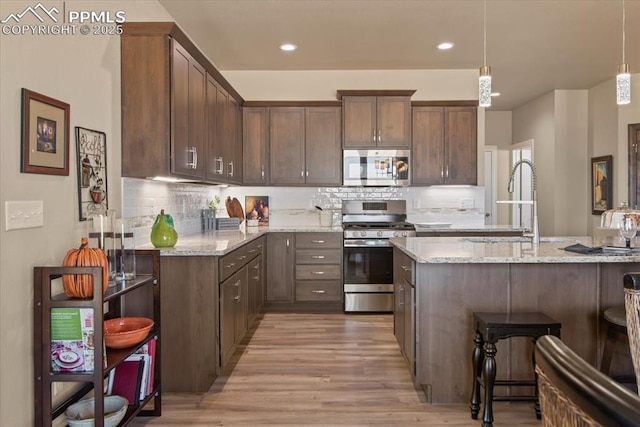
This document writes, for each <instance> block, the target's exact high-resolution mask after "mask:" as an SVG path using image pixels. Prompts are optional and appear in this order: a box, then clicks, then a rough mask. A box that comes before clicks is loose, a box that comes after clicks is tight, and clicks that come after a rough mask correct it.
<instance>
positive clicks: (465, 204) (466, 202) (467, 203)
mask: <svg viewBox="0 0 640 427" xmlns="http://www.w3.org/2000/svg"><path fill="white" fill-rule="evenodd" d="M460 209H473V199H460Z"/></svg>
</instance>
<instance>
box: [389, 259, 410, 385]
mask: <svg viewBox="0 0 640 427" xmlns="http://www.w3.org/2000/svg"><path fill="white" fill-rule="evenodd" d="M393 257H394V258H393V270H394V274H393V283H394V311H393V331H394V334H395V336H396V340H397V341H398V345H399V346H400V351H401V352H402V356H403V357H404V359H405V362H406V363H407V365H408V367H409V371H410V372H411V376H413V377H415V262H414V261H413V260H412V259H411V258H410V257H409V256H408V255H406V254H405V253H404V252H401V251H400V250H398V249H394V251H393Z"/></svg>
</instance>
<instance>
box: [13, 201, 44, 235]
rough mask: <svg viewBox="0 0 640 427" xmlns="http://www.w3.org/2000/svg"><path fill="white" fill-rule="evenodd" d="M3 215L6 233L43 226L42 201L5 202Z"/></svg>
mask: <svg viewBox="0 0 640 427" xmlns="http://www.w3.org/2000/svg"><path fill="white" fill-rule="evenodd" d="M4 213H5V216H4V218H5V230H6V231H9V230H17V229H21V228H37V227H43V226H44V202H43V201H42V200H30V201H11V202H5V203H4Z"/></svg>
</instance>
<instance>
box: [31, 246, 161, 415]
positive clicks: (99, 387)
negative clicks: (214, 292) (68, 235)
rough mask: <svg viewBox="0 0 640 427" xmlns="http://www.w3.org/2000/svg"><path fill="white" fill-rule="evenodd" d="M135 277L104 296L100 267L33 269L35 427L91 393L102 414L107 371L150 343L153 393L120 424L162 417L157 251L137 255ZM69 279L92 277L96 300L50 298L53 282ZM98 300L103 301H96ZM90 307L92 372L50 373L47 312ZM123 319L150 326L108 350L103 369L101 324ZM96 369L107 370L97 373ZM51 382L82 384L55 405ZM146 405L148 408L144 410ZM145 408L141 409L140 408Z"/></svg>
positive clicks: (56, 295)
mask: <svg viewBox="0 0 640 427" xmlns="http://www.w3.org/2000/svg"><path fill="white" fill-rule="evenodd" d="M136 269H137V271H136V278H135V279H132V280H128V281H126V282H118V283H117V284H116V285H114V286H112V287H109V288H108V289H107V291H106V293H104V295H103V293H102V267H34V343H33V344H34V348H33V355H34V357H33V360H34V392H35V399H34V406H35V418H34V425H36V426H51V425H52V422H53V420H55V419H56V418H57V417H59V416H60V415H62V414H64V412H65V411H66V409H67V408H68V407H69V406H71V405H72V404H73V403H75V402H77V401H78V400H80V399H81V398H83V397H84V396H85V395H86V394H87V393H89V392H90V391H91V390H94V395H95V397H96V399H95V413H96V414H103V413H104V402H103V399H102V397H103V396H104V392H103V390H104V386H105V383H106V378H107V376H108V374H109V372H110V371H111V370H112V369H114V368H115V367H117V366H118V365H119V364H120V363H122V362H123V361H124V360H125V359H126V358H127V357H128V356H130V355H131V354H133V353H135V352H136V350H138V349H139V348H140V347H142V346H143V345H144V344H145V343H147V342H149V341H150V340H152V339H156V340H157V342H156V353H155V362H154V363H155V365H154V385H153V392H152V393H150V394H149V395H148V396H147V397H146V398H145V399H144V400H143V401H141V402H140V403H139V404H130V405H129V408H128V409H127V413H126V415H125V417H124V419H123V420H122V421H121V423H120V424H119V425H121V426H124V425H126V424H127V423H128V422H129V421H131V419H132V418H133V417H135V416H137V415H142V416H160V415H161V411H162V393H161V377H160V372H161V369H160V367H161V358H160V354H161V340H160V329H161V328H160V325H161V321H160V253H159V251H157V250H136ZM68 274H73V275H75V274H91V275H92V276H93V286H94V292H93V295H94V297H92V298H89V299H78V298H69V297H67V296H66V295H65V294H64V293H61V294H54V295H52V287H51V282H52V281H54V280H56V279H59V278H61V277H62V276H63V275H68ZM96 296H98V297H96ZM99 296H102V298H101V297H99ZM65 307H66V308H92V309H93V314H94V358H95V359H94V360H95V361H94V364H95V368H96V369H94V371H93V372H78V373H75V372H70V373H58V372H52V370H51V309H52V308H65ZM121 316H137V317H148V318H151V319H153V321H154V327H153V329H152V330H151V331H150V333H149V335H148V336H147V337H146V338H145V339H144V340H143V341H142V342H141V343H139V344H137V345H135V346H133V347H129V348H125V349H107V350H106V355H107V357H106V359H107V360H106V366H105V363H104V359H103V356H102V355H103V354H104V352H103V344H104V341H103V322H102V320H103V319H105V318H115V317H121ZM100 366H105V367H104V369H100ZM54 382H77V383H84V385H82V386H80V387H79V388H78V389H77V390H76V391H74V392H73V393H72V394H71V395H70V396H69V397H67V398H66V399H64V400H63V401H61V402H58V403H57V404H56V405H55V406H54V405H53V402H52V398H53V395H52V390H51V385H52V383H54ZM147 404H149V405H150V408H148V409H147V408H145V406H146V405H147ZM143 408H144V409H143ZM95 426H96V427H103V426H104V418H103V416H99V417H97V418H96V420H95Z"/></svg>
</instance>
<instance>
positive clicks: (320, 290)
mask: <svg viewBox="0 0 640 427" xmlns="http://www.w3.org/2000/svg"><path fill="white" fill-rule="evenodd" d="M311 293H313V294H326V293H327V291H325V290H324V289H313V290H312V291H311Z"/></svg>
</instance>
